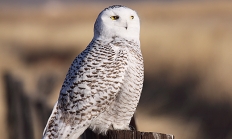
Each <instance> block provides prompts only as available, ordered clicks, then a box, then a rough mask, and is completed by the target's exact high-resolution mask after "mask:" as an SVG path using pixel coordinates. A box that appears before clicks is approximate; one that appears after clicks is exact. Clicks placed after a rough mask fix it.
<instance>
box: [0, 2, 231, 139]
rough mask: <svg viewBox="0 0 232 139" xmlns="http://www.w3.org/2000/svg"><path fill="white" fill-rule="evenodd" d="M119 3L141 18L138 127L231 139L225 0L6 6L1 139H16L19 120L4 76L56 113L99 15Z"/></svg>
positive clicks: (0, 61)
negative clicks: (142, 78) (70, 70)
mask: <svg viewBox="0 0 232 139" xmlns="http://www.w3.org/2000/svg"><path fill="white" fill-rule="evenodd" d="M113 4H123V5H126V6H128V7H130V8H132V9H134V10H136V11H137V12H138V14H139V16H140V18H141V48H142V52H143V56H144V63H145V82H144V88H143V93H142V97H141V101H140V103H139V105H138V109H137V112H136V121H137V125H138V128H139V130H140V131H147V132H148V131H152V132H161V133H167V134H173V135H175V137H176V138H177V139H212V138H214V139H231V138H232V101H231V100H232V8H231V7H232V2H231V1H223V0H214V1H207V0H206V1H203V0H198V1H193V0H189V1H180V0H172V1H170V0H167V1H161V0H160V1H129V0H128V1H123V2H122V1H120V2H119V1H87V2H82V1H76V2H75V1H71V0H69V1H37V0H34V1H28V0H21V1H14V0H11V1H4V0H3V1H0V75H1V80H0V125H1V126H0V133H1V138H3V139H10V136H9V135H10V133H11V131H12V129H11V128H9V126H8V123H9V121H10V120H13V119H9V117H8V116H7V113H9V111H8V109H9V108H8V107H7V105H8V103H7V99H6V98H7V97H6V95H7V94H6V87H5V85H4V84H5V83H4V80H3V77H4V74H5V73H10V74H11V75H12V76H14V77H16V78H17V79H19V80H21V81H22V82H23V88H24V90H25V92H26V94H25V95H26V96H27V97H28V98H30V99H31V100H32V101H33V100H36V99H40V100H42V102H43V103H45V104H46V106H47V107H48V108H49V109H52V107H53V105H54V103H55V101H56V100H57V98H58V95H59V90H60V88H61V85H62V83H63V80H64V78H65V75H66V73H67V71H68V68H69V66H70V64H71V63H72V61H73V59H74V58H75V57H76V56H77V55H78V54H79V53H80V52H81V51H82V50H83V49H84V48H85V47H86V46H87V45H88V43H89V42H90V41H91V39H92V37H93V24H94V22H95V19H96V17H97V15H98V13H99V12H100V11H101V10H102V9H104V8H105V7H108V6H109V5H113ZM46 85H47V86H49V87H50V88H49V90H45V89H44V86H45V87H46ZM46 91H47V93H44V92H46ZM29 107H30V109H31V111H32V114H31V116H32V119H33V129H32V130H33V131H32V132H33V136H34V138H35V139H40V138H41V136H42V131H43V128H44V126H45V125H44V124H45V123H40V122H38V117H40V115H39V114H36V112H35V110H34V107H32V106H29Z"/></svg>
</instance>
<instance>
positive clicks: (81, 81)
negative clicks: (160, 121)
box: [43, 5, 144, 139]
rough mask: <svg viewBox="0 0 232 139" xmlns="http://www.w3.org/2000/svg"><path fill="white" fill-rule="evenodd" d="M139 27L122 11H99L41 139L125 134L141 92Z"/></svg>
mask: <svg viewBox="0 0 232 139" xmlns="http://www.w3.org/2000/svg"><path fill="white" fill-rule="evenodd" d="M139 34H140V21H139V17H138V15H137V14H136V12H135V11H134V10H131V9H130V8H127V7H125V6H121V5H113V6H110V7H108V8H106V9H104V10H103V11H102V12H101V13H100V14H99V15H98V18H97V20H96V22H95V24H94V37H93V39H92V41H91V42H90V44H89V45H88V46H87V47H86V49H85V50H84V51H83V52H81V53H80V54H79V55H78V56H77V57H76V59H75V60H74V61H73V63H72V65H71V66H70V68H69V71H68V73H67V75H66V78H65V81H64V83H63V85H62V88H61V91H60V95H59V99H58V101H57V102H56V104H55V106H54V108H53V111H52V114H51V116H50V118H49V119H48V122H47V125H46V127H45V129H44V133H43V139H77V138H78V137H79V136H80V135H81V134H82V133H83V132H84V131H85V130H86V129H87V128H90V129H91V130H93V131H94V132H96V133H99V134H106V132H107V130H129V123H130V120H131V117H132V116H133V114H134V112H135V109H136V107H137V104H138V101H139V98H140V94H141V91H142V86H143V78H144V75H143V74H144V68H143V57H142V54H141V49H140V41H139Z"/></svg>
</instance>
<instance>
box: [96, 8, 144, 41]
mask: <svg viewBox="0 0 232 139" xmlns="http://www.w3.org/2000/svg"><path fill="white" fill-rule="evenodd" d="M139 33H140V22H139V17H138V15H137V13H136V12H135V11H134V10H131V9H129V8H127V7H124V6H120V5H116V6H110V7H109V8H106V9H105V10H103V11H102V12H101V13H100V14H99V15H98V18H97V20H96V22H95V25H94V38H98V37H103V38H112V37H115V36H117V37H122V38H125V39H128V40H131V39H135V40H138V39H139Z"/></svg>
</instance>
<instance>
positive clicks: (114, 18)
mask: <svg viewBox="0 0 232 139" xmlns="http://www.w3.org/2000/svg"><path fill="white" fill-rule="evenodd" d="M110 18H111V19H112V20H117V19H119V16H111V17H110Z"/></svg>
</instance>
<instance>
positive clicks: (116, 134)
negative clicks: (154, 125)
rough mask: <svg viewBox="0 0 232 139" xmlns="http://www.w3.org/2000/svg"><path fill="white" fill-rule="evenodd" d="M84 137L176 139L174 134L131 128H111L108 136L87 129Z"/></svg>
mask: <svg viewBox="0 0 232 139" xmlns="http://www.w3.org/2000/svg"><path fill="white" fill-rule="evenodd" d="M82 139H174V136H173V135H169V134H163V133H155V132H140V131H131V130H110V131H108V132H107V135H106V136H103V135H97V134H95V133H93V132H92V131H91V130H87V131H86V132H85V133H84V135H83V136H82Z"/></svg>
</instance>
